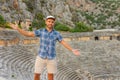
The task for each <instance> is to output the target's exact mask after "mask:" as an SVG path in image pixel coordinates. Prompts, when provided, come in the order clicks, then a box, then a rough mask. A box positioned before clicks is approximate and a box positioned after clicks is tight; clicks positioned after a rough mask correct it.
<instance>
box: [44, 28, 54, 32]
mask: <svg viewBox="0 0 120 80" xmlns="http://www.w3.org/2000/svg"><path fill="white" fill-rule="evenodd" d="M44 31H46V32H48V30H47V29H46V28H45V29H44ZM53 31H55V29H52V31H51V32H53Z"/></svg>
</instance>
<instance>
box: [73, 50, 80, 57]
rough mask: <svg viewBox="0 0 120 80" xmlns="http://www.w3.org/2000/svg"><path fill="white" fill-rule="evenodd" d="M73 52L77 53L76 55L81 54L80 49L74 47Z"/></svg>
mask: <svg viewBox="0 0 120 80" xmlns="http://www.w3.org/2000/svg"><path fill="white" fill-rule="evenodd" d="M72 52H73V53H74V54H75V55H76V56H79V55H80V52H79V50H78V49H73V50H72Z"/></svg>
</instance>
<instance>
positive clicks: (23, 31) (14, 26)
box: [9, 23, 35, 37]
mask: <svg viewBox="0 0 120 80" xmlns="http://www.w3.org/2000/svg"><path fill="white" fill-rule="evenodd" d="M9 25H10V27H11V28H13V29H15V30H17V31H19V32H20V33H21V34H22V35H24V36H28V37H35V34H34V32H30V31H25V30H23V29H20V28H19V27H18V25H17V24H12V23H9Z"/></svg>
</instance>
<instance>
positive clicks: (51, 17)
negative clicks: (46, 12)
mask: <svg viewBox="0 0 120 80" xmlns="http://www.w3.org/2000/svg"><path fill="white" fill-rule="evenodd" d="M47 19H53V20H55V17H54V16H51V15H50V16H47V17H46V19H45V20H47Z"/></svg>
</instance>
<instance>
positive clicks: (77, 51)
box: [60, 40, 80, 55]
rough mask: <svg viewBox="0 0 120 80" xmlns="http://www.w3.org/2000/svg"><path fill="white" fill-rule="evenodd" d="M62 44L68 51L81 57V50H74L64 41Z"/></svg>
mask: <svg viewBox="0 0 120 80" xmlns="http://www.w3.org/2000/svg"><path fill="white" fill-rule="evenodd" d="M60 43H61V44H62V45H63V46H64V47H65V48H67V49H68V50H70V51H72V52H73V53H74V54H75V55H80V52H79V50H77V49H73V48H72V47H71V46H70V45H69V44H68V43H66V42H65V41H64V40H62V41H60Z"/></svg>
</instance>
